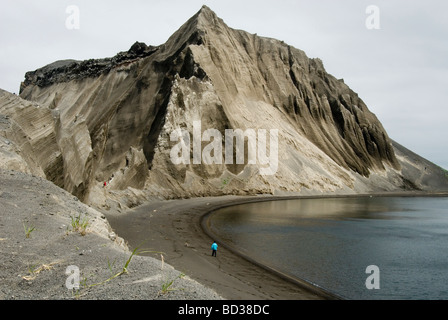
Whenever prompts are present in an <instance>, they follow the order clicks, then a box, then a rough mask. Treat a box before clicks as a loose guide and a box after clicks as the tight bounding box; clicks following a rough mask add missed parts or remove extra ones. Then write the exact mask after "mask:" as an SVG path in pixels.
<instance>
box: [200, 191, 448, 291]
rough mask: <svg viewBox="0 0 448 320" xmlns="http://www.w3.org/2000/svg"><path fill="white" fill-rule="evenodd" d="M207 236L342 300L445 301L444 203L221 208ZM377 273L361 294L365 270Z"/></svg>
mask: <svg viewBox="0 0 448 320" xmlns="http://www.w3.org/2000/svg"><path fill="white" fill-rule="evenodd" d="M209 225H210V227H211V230H212V231H213V232H214V233H215V234H216V235H217V236H219V237H220V238H221V239H222V240H224V241H225V242H227V243H229V244H231V245H233V246H236V247H238V248H239V249H241V250H242V251H244V252H246V253H247V254H249V255H250V256H251V257H252V258H255V259H256V260H258V261H259V262H262V263H265V264H267V265H270V266H272V267H274V268H277V269H279V270H282V271H284V272H287V273H289V274H290V275H293V276H295V277H298V278H301V279H305V280H307V281H309V282H312V283H315V284H317V285H319V286H321V287H323V288H325V289H327V290H329V291H331V292H334V293H336V294H338V295H340V296H342V297H344V298H348V299H363V300H368V299H389V300H394V299H406V300H408V299H423V300H427V299H430V300H440V299H443V300H446V299H448V198H425V197H420V198H407V197H394V198H388V197H373V198H370V197H365V198H338V199H303V200H285V201H270V202H259V203H252V204H245V205H238V206H233V207H229V208H225V209H221V210H219V211H217V212H216V213H214V214H212V216H211V217H210V220H209ZM370 265H375V266H377V267H378V268H379V271H380V273H379V285H380V289H379V290H368V289H367V287H366V280H367V278H368V277H369V276H370V274H367V273H366V268H367V267H368V266H370Z"/></svg>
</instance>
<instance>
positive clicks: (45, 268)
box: [22, 262, 59, 281]
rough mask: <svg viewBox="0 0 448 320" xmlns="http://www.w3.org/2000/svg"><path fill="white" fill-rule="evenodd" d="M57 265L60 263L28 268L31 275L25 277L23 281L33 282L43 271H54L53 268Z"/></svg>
mask: <svg viewBox="0 0 448 320" xmlns="http://www.w3.org/2000/svg"><path fill="white" fill-rule="evenodd" d="M56 264H59V262H52V263H50V264H42V265H40V266H37V265H31V266H28V273H29V275H27V276H23V277H22V279H24V280H26V281H32V280H34V279H36V277H37V275H38V274H39V273H41V272H42V271H48V270H51V269H53V266H54V265H56Z"/></svg>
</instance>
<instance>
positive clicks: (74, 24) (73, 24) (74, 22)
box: [65, 5, 81, 30]
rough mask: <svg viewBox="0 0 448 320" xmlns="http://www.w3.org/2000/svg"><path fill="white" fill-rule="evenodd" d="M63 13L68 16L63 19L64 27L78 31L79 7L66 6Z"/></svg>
mask: <svg viewBox="0 0 448 320" xmlns="http://www.w3.org/2000/svg"><path fill="white" fill-rule="evenodd" d="M65 13H66V14H68V16H67V18H66V19H65V27H66V28H67V29H68V30H79V29H80V27H81V21H80V11H79V7H78V6H75V5H71V6H68V7H67V8H66V9H65Z"/></svg>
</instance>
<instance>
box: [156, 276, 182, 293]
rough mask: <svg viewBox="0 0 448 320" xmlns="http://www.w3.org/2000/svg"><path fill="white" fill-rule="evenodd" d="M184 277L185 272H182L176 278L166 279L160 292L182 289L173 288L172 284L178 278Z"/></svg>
mask: <svg viewBox="0 0 448 320" xmlns="http://www.w3.org/2000/svg"><path fill="white" fill-rule="evenodd" d="M183 277H185V274H183V273H181V274H179V275H178V276H177V277H176V278H174V279H172V280H167V281H165V282H164V283H163V284H162V290H161V291H160V294H167V293H169V292H172V291H176V290H181V289H174V288H172V285H173V284H174V282H175V281H176V280H177V279H182V278H183Z"/></svg>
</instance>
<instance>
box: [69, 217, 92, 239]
mask: <svg viewBox="0 0 448 320" xmlns="http://www.w3.org/2000/svg"><path fill="white" fill-rule="evenodd" d="M71 220H72V221H71V226H72V231H73V232H78V233H79V234H80V235H82V236H85V235H86V234H87V227H88V226H89V219H88V218H87V217H84V218H81V214H79V215H78V216H77V217H73V216H72V217H71Z"/></svg>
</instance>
